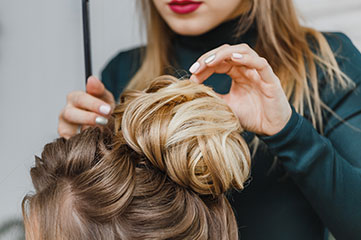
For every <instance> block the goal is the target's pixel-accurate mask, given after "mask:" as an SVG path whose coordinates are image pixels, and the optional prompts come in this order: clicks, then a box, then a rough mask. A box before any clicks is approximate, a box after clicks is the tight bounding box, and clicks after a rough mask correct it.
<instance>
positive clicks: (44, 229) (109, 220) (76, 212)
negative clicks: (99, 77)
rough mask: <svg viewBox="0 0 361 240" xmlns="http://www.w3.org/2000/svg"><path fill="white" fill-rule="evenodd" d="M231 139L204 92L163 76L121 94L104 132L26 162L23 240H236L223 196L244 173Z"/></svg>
mask: <svg viewBox="0 0 361 240" xmlns="http://www.w3.org/2000/svg"><path fill="white" fill-rule="evenodd" d="M241 132H242V128H241V126H240V124H239V121H238V120H237V118H236V117H235V115H234V114H233V112H232V111H231V109H230V108H229V107H228V106H227V105H226V104H225V103H224V102H223V100H222V99H220V98H219V97H218V96H217V94H216V93H214V92H213V90H212V89H210V88H208V87H206V86H204V85H198V84H195V83H192V82H190V81H188V80H184V81H180V80H177V79H175V78H173V77H170V76H163V77H160V78H157V79H155V80H154V81H153V82H152V83H151V85H150V86H149V87H148V88H147V89H145V90H144V91H126V92H125V93H123V94H122V96H121V98H120V104H119V105H118V106H117V107H116V109H115V111H114V114H113V117H112V119H111V121H110V123H109V124H108V125H107V126H106V127H104V128H102V129H101V128H98V127H92V128H89V129H87V130H85V131H82V132H81V133H80V134H78V135H76V136H74V137H72V138H70V139H69V140H65V139H63V138H60V139H57V140H56V141H54V142H52V143H50V144H47V145H46V146H45V147H44V150H43V153H42V155H41V158H39V157H36V161H35V167H33V168H32V170H31V176H32V180H33V184H34V186H35V189H36V193H35V194H33V195H27V196H26V197H25V198H24V201H23V215H24V222H25V228H26V234H27V239H44V240H45V239H54V240H58V239H62V240H64V239H69V240H70V239H80V240H82V239H94V240H95V239H111V240H112V239H114V240H115V239H217V240H218V239H238V231H237V224H236V221H235V217H234V214H233V211H232V208H231V207H230V205H229V203H228V201H227V199H226V197H225V195H224V192H225V191H227V190H228V189H230V188H231V187H234V188H237V189H242V188H243V182H244V181H245V180H246V179H247V177H248V175H249V171H250V156H249V152H248V148H247V145H246V143H245V141H244V140H243V139H242V137H241V135H240V133H241Z"/></svg>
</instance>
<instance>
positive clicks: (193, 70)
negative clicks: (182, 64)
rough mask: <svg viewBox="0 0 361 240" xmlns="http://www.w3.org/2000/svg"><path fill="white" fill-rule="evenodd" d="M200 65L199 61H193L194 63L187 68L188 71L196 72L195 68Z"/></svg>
mask: <svg viewBox="0 0 361 240" xmlns="http://www.w3.org/2000/svg"><path fill="white" fill-rule="evenodd" d="M200 66H201V65H200V64H199V62H195V63H193V65H192V66H191V67H190V68H189V71H190V72H191V73H195V72H197V70H198V69H199V67H200Z"/></svg>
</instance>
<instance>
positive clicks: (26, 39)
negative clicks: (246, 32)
mask: <svg viewBox="0 0 361 240" xmlns="http://www.w3.org/2000/svg"><path fill="white" fill-rule="evenodd" d="M90 2H91V32H92V49H93V70H94V74H95V75H97V76H99V73H100V70H101V69H102V67H103V66H104V64H105V63H106V62H107V61H108V59H109V58H110V57H112V56H113V55H115V54H116V52H117V51H119V50H124V49H127V48H130V47H133V46H136V45H139V44H141V42H144V41H142V40H141V39H140V35H139V31H138V29H139V28H138V21H137V15H136V13H135V7H134V5H135V4H134V2H135V1H134V0H103V1H92V0H90ZM296 3H297V6H299V7H300V10H301V12H302V13H303V14H304V15H305V18H306V23H307V24H308V25H310V26H313V27H316V28H317V29H320V30H327V31H343V32H346V33H347V34H348V35H349V36H350V38H351V39H352V40H353V42H354V43H355V44H356V45H357V46H358V48H359V49H361V31H360V30H359V25H360V23H361V2H360V1H351V0H344V1H338V0H318V1H314V0H297V1H296ZM81 24H82V23H81V1H80V0H78V1H76V0H61V1H55V0H32V1H29V0H0V111H1V116H0V133H1V134H0V150H1V152H0V153H1V154H0V161H1V167H0V226H1V223H2V222H4V221H5V220H7V219H9V218H13V217H20V216H21V210H20V204H21V200H22V198H23V196H24V195H25V194H26V193H27V192H29V190H31V189H32V187H31V182H30V177H29V168H30V167H31V166H32V164H33V162H34V154H40V153H41V150H42V147H43V146H44V144H45V143H48V142H50V141H52V140H53V139H55V138H56V137H57V121H58V114H59V112H60V110H61V109H62V108H63V107H64V105H65V97H66V95H67V93H69V92H70V91H72V90H77V89H80V90H82V89H84V81H85V79H84V64H83V45H82V25H81Z"/></svg>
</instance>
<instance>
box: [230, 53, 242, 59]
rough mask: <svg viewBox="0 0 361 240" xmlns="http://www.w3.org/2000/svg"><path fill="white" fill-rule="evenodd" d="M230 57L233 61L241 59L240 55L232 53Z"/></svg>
mask: <svg viewBox="0 0 361 240" xmlns="http://www.w3.org/2000/svg"><path fill="white" fill-rule="evenodd" d="M232 57H233V58H235V59H241V58H243V55H242V54H240V53H232Z"/></svg>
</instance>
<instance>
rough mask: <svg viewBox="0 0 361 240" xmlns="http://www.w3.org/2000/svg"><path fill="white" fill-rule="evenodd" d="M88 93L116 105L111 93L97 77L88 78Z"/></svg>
mask: <svg viewBox="0 0 361 240" xmlns="http://www.w3.org/2000/svg"><path fill="white" fill-rule="evenodd" d="M86 91H87V93H89V94H90V95H93V96H95V97H97V98H100V99H102V100H103V101H105V102H106V103H108V104H109V105H111V106H112V105H114V102H115V101H114V97H113V94H112V93H111V92H109V91H108V90H107V89H106V88H105V87H104V84H103V83H102V82H101V81H100V80H99V79H98V78H96V77H94V76H90V77H89V78H88V82H87V85H86Z"/></svg>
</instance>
